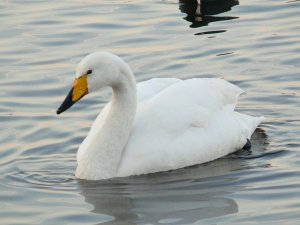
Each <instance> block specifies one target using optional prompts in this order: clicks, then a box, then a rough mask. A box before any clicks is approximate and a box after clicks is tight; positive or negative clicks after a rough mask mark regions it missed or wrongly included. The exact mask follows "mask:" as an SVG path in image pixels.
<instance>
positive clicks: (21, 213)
mask: <svg viewBox="0 0 300 225" xmlns="http://www.w3.org/2000/svg"><path fill="white" fill-rule="evenodd" d="M0 9H1V10H0V19H1V22H0V29H1V32H0V74H1V80H0V87H1V88H0V102H1V105H0V120H1V127H0V130H1V135H0V143H1V147H0V179H1V181H0V204H1V210H0V223H1V224H267V225H269V224H300V173H299V170H300V141H299V136H300V129H299V127H300V107H299V106H300V100H299V89H300V88H299V87H300V76H299V74H300V42H299V40H300V39H299V37H300V1H297V0H294V1H293V0H266V1H257V0H251V1H250V0H243V1H240V2H238V1H236V0H223V1H221V0H206V1H203V2H201V5H198V4H197V2H195V1H193V0H180V1H179V2H178V1H173V0H156V1H148V0H142V1H135V0H133V1H108V0H107V1H93V0H86V1H34V0H28V1H19V0H14V1H13V0H7V1H1V2H0ZM96 50H106V51H111V52H114V53H116V54H118V55H120V56H122V57H123V58H124V59H125V60H126V61H127V62H128V63H129V64H130V65H131V67H132V69H133V70H134V73H135V76H136V78H137V80H138V81H142V80H146V79H149V78H152V77H177V78H191V77H224V78H225V79H226V80H229V81H231V82H233V83H235V84H237V85H239V86H240V87H241V88H243V89H245V90H246V91H247V93H248V94H247V95H244V96H242V97H241V100H240V103H239V107H238V108H239V110H240V111H242V112H245V113H248V114H251V115H254V116H260V115H264V116H265V117H266V118H267V119H266V121H265V122H264V123H263V124H262V125H261V128H260V129H259V130H257V131H256V132H255V134H254V137H253V147H252V150H251V151H250V152H238V153H236V154H233V155H231V156H227V157H225V158H222V159H219V160H216V161H214V162H211V163H207V164H204V165H198V166H194V167H191V168H185V169H180V170H176V171H172V172H166V173H157V174H152V175H147V176H140V177H129V178H122V179H112V180H109V181H99V182H86V181H85V182H84V181H80V180H77V179H75V178H74V171H75V167H76V160H75V158H76V151H77V148H78V145H79V144H80V143H81V141H82V140H83V138H84V137H85V136H86V135H87V132H88V130H89V127H90V125H91V123H92V121H93V120H94V118H95V117H96V115H97V114H98V112H99V110H100V109H101V108H102V107H103V105H104V104H105V102H106V101H107V100H108V97H109V96H108V95H107V93H105V92H104V93H100V94H98V95H94V96H89V97H87V98H85V99H84V100H83V101H82V102H80V103H79V104H77V105H76V106H74V107H73V108H72V109H71V110H70V111H68V112H66V113H65V114H63V115H62V116H57V115H56V114H55V110H56V109H57V107H58V106H59V104H60V103H61V101H62V100H63V98H64V96H65V95H66V93H67V91H68V89H69V87H70V85H71V82H72V80H73V77H74V70H75V67H76V64H77V63H78V61H79V60H80V59H81V57H83V56H84V55H86V54H88V53H90V52H94V51H96Z"/></svg>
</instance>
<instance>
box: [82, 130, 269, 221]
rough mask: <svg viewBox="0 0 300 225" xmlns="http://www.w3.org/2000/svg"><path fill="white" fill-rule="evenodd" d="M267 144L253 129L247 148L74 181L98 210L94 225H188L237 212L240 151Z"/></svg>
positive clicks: (261, 149)
mask: <svg viewBox="0 0 300 225" xmlns="http://www.w3.org/2000/svg"><path fill="white" fill-rule="evenodd" d="M267 143H268V141H267V136H266V134H265V133H264V131H263V130H262V129H257V130H256V131H255V132H254V134H253V136H252V144H253V145H252V149H251V152H247V151H244V152H239V153H235V154H233V155H229V156H227V157H224V158H221V159H218V160H215V161H213V162H210V163H206V164H202V165H198V166H193V167H189V168H184V169H178V170H173V171H170V172H163V173H154V174H148V175H144V176H132V177H124V178H114V179H110V180H102V181H84V180H79V181H78V184H79V188H80V192H81V195H83V197H84V199H85V201H86V202H87V203H89V204H91V205H92V206H93V209H92V210H91V211H92V212H93V213H97V214H100V215H101V218H102V220H101V221H99V224H111V225H112V224H113V225H121V224H122V225H132V224H159V223H167V224H192V223H195V222H199V221H201V220H203V219H210V220H214V218H215V219H216V220H217V218H218V217H220V216H224V215H229V214H235V213H237V212H238V204H237V202H236V201H235V200H234V199H233V197H232V196H234V193H236V192H240V191H243V190H244V189H245V187H246V186H247V184H244V183H240V181H239V180H240V179H241V176H243V175H244V173H243V168H248V167H249V164H248V161H247V160H245V158H244V156H247V155H249V154H252V155H253V156H255V155H257V156H259V155H261V154H264V153H266V150H267V148H268V144H267ZM244 170H245V173H246V172H247V171H248V170H246V169H244ZM233 171H240V172H239V173H234V172H233ZM103 218H106V219H107V222H104V221H103V220H104V219H103Z"/></svg>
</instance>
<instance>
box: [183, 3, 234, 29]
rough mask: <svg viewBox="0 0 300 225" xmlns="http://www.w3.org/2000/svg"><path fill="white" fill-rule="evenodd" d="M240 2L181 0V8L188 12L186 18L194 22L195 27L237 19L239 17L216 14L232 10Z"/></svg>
mask: <svg viewBox="0 0 300 225" xmlns="http://www.w3.org/2000/svg"><path fill="white" fill-rule="evenodd" d="M238 4H239V1H238V0H179V9H180V11H181V12H183V13H186V14H187V16H186V17H185V18H184V19H185V20H187V21H189V22H191V23H192V24H191V25H190V27H192V28H195V27H202V26H206V25H208V24H209V23H211V22H217V21H222V20H232V19H237V18H238V17H232V16H215V15H218V14H220V13H224V12H227V11H230V10H231V8H232V7H233V6H235V5H238Z"/></svg>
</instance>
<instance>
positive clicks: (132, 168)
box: [57, 52, 263, 180]
mask: <svg viewBox="0 0 300 225" xmlns="http://www.w3.org/2000/svg"><path fill="white" fill-rule="evenodd" d="M104 87H111V88H112V97H111V101H110V102H109V103H108V104H107V105H106V106H105V107H104V108H103V110H102V111H101V113H100V114H99V115H98V117H97V118H96V120H95V122H94V123H93V125H92V127H91V129H90V132H89V134H88V136H87V137H86V138H85V139H84V141H83V142H82V143H81V145H80V147H79V149H78V152H77V168H76V172H75V176H76V177H77V178H79V179H87V180H101V179H108V178H113V177H124V176H131V175H141V174H147V173H154V172H160V171H168V170H174V169H178V168H183V167H187V166H191V165H195V164H201V163H205V162H209V161H212V160H215V159H217V158H220V157H223V156H225V155H227V154H229V153H232V152H234V151H236V150H239V149H242V148H243V147H244V146H245V145H246V146H248V147H249V144H250V142H249V139H250V137H251V134H252V133H253V132H254V130H255V129H256V127H257V126H258V125H259V124H260V123H261V122H262V120H263V117H252V116H249V115H245V114H241V113H239V112H235V111H234V108H235V105H236V103H237V99H238V97H239V95H240V94H241V93H243V91H242V90H241V89H240V88H239V87H237V86H235V85H233V84H231V83H229V82H227V81H225V80H222V79H217V78H193V79H187V80H180V79H176V78H154V79H151V80H148V81H144V82H140V83H138V84H136V81H135V78H134V75H133V73H132V71H131V69H130V67H129V65H128V64H127V63H125V62H124V61H123V60H122V59H121V58H120V57H118V56H116V55H114V54H112V53H108V52H95V53H92V54H89V55H87V56H86V57H84V58H83V59H82V60H81V61H80V63H79V64H78V66H77V69H76V77H75V80H74V82H73V87H72V88H71V90H70V92H69V94H68V95H67V97H66V98H65V100H64V101H63V103H62V104H61V106H60V107H59V108H58V110H57V114H60V113H62V112H64V111H65V110H67V109H68V108H70V107H71V106H72V105H73V104H74V103H75V102H77V101H78V100H80V99H81V98H82V97H83V96H85V95H86V94H88V93H93V92H96V91H98V90H100V89H102V88H104Z"/></svg>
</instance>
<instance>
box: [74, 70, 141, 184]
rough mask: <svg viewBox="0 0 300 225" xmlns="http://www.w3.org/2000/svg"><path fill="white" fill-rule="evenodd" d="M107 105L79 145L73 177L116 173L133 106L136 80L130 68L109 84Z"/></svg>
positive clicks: (82, 177) (91, 178) (133, 109)
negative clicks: (110, 96)
mask: <svg viewBox="0 0 300 225" xmlns="http://www.w3.org/2000/svg"><path fill="white" fill-rule="evenodd" d="M112 89H113V95H112V100H111V102H110V103H109V104H110V105H108V106H106V108H105V109H104V110H103V111H102V112H101V113H100V114H99V116H98V118H97V119H96V121H95V122H94V124H93V126H92V128H91V130H90V133H89V135H88V136H87V138H86V139H85V140H84V142H83V143H82V144H81V146H80V148H79V150H78V155H77V161H78V167H77V170H76V176H77V177H79V178H81V179H89V180H98V179H106V178H111V177H115V176H117V173H118V167H119V164H120V161H121V159H122V153H123V150H124V148H125V146H126V143H127V140H128V138H129V135H130V132H131V129H132V126H133V123H134V118H135V113H136V108H137V106H136V105H137V93H136V83H135V79H134V76H133V74H132V72H131V71H127V72H126V74H125V75H124V76H121V80H120V82H118V83H117V84H116V85H114V86H113V87H112Z"/></svg>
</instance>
